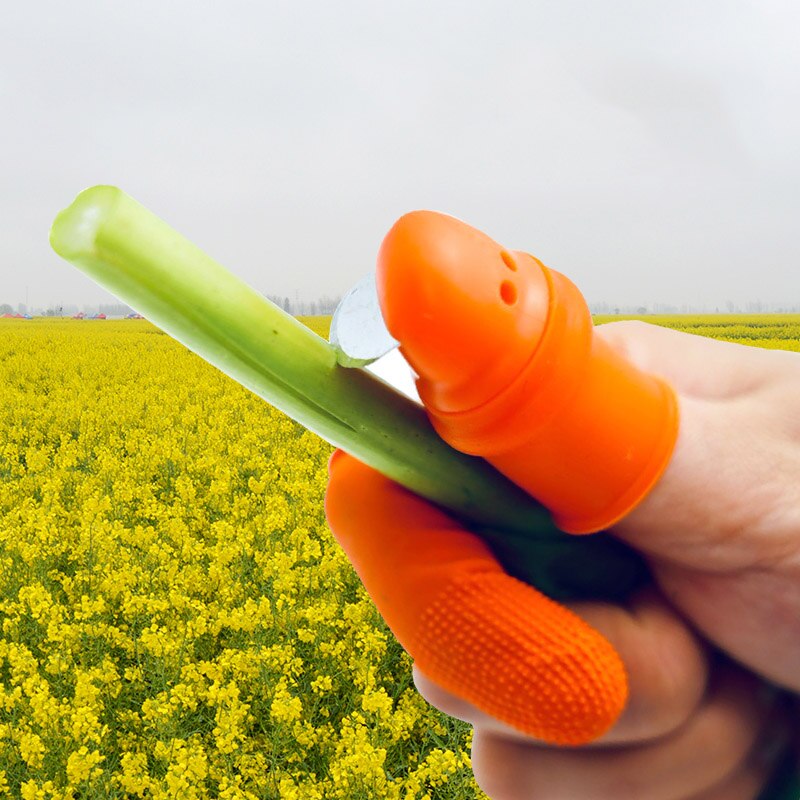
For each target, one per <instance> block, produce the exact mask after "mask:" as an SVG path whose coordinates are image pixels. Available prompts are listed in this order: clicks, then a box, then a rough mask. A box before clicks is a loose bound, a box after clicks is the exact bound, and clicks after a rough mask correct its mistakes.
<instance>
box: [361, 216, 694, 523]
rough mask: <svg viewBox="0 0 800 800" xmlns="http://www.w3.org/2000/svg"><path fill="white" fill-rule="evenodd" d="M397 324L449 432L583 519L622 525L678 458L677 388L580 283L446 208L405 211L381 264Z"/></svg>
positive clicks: (459, 444) (384, 306)
mask: <svg viewBox="0 0 800 800" xmlns="http://www.w3.org/2000/svg"><path fill="white" fill-rule="evenodd" d="M376 281H377V287H378V296H379V300H380V304H381V311H382V313H383V317H384V320H385V322H386V325H387V327H388V329H389V332H390V333H391V334H392V336H394V338H395V339H397V340H398V341H399V342H400V349H401V351H402V352H403V354H404V355H405V357H406V359H407V360H408V362H409V363H410V364H411V366H412V367H414V369H415V371H416V372H417V374H418V375H419V379H418V381H417V389H418V391H419V394H420V397H421V398H422V401H423V403H424V404H425V408H426V410H427V412H428V415H429V417H430V419H431V422H432V423H433V425H434V427H435V428H436V430H437V432H438V433H439V435H440V436H441V437H442V438H443V439H444V440H445V441H447V442H448V443H449V444H451V445H452V446H453V447H455V448H456V449H457V450H461V451H463V452H466V453H470V454H472V455H478V456H483V457H484V458H486V460H487V461H489V462H491V463H492V464H493V465H494V466H495V467H497V469H499V470H500V472H502V473H504V474H505V475H506V476H507V477H509V478H510V479H511V480H513V481H514V482H515V483H516V484H518V485H519V486H521V487H522V488H523V489H525V490H526V491H528V492H529V493H530V494H531V495H533V497H535V498H536V499H537V500H539V501H540V502H541V503H542V504H543V505H544V506H546V507H547V508H548V509H549V510H550V512H551V513H552V514H553V518H554V520H555V522H556V524H557V525H558V526H559V527H560V528H562V529H563V530H566V531H569V532H571V533H589V532H593V531H598V530H602V529H604V528H608V527H610V526H611V525H613V524H614V523H615V522H617V521H618V520H620V519H621V518H622V517H623V516H625V515H626V514H628V513H629V512H630V511H631V510H633V508H634V507H635V506H636V505H637V504H638V503H639V502H640V501H641V500H642V499H643V498H644V496H645V495H646V494H647V493H648V492H649V490H650V489H651V488H652V487H653V485H654V484H655V483H656V481H657V480H658V478H659V477H660V476H661V474H662V472H663V471H664V469H665V468H666V466H667V463H668V462H669V459H670V457H671V455H672V450H673V447H674V444H675V440H676V438H677V432H678V407H677V402H676V398H675V393H674V391H673V390H672V389H671V387H670V386H669V385H668V384H667V383H666V382H665V381H663V380H661V379H660V378H657V377H655V376H653V375H647V374H645V373H643V372H641V371H640V370H638V369H637V368H636V367H634V366H633V365H632V364H630V363H629V362H628V361H626V360H625V359H624V357H623V356H622V355H620V354H619V353H618V352H616V351H615V350H613V349H612V348H611V347H610V346H608V345H607V344H606V343H605V342H604V341H603V340H602V339H600V338H599V337H596V336H594V335H593V330H594V329H593V325H592V318H591V315H590V313H589V309H588V306H587V305H586V302H585V301H584V299H583V297H582V296H581V294H580V292H579V291H578V289H577V288H576V287H575V285H574V284H573V283H571V282H570V281H569V280H568V279H567V278H565V277H564V276H563V275H561V274H560V273H558V272H556V271H555V270H551V269H548V268H547V267H545V266H544V265H543V264H542V263H541V262H539V261H538V260H537V259H535V258H533V256H530V255H528V254H526V253H522V252H510V251H508V250H505V249H504V248H503V247H502V246H501V245H499V244H498V243H497V242H495V241H493V240H492V239H490V238H489V237H488V236H486V234H484V233H481V232H480V231H478V230H476V229H475V228H472V227H470V226H469V225H467V224H465V223H463V222H461V221H460V220H457V219H455V218H454V217H449V216H446V215H444V214H438V213H435V212H432V211H415V212H413V213H411V214H406V215H405V216H404V217H401V218H400V219H399V220H398V221H397V222H396V223H395V225H394V226H393V227H392V229H391V230H390V231H389V233H388V235H387V236H386V238H385V239H384V241H383V244H382V246H381V249H380V254H379V256H378V268H377V273H376Z"/></svg>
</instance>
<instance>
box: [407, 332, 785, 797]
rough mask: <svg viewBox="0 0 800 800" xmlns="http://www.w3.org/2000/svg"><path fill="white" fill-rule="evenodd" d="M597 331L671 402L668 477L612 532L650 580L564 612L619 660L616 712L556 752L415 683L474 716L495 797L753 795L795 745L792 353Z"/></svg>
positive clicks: (460, 714)
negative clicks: (624, 683) (624, 685)
mask: <svg viewBox="0 0 800 800" xmlns="http://www.w3.org/2000/svg"><path fill="white" fill-rule="evenodd" d="M596 332H597V335H598V336H602V337H603V338H604V339H606V340H607V341H608V343H609V344H611V345H612V346H613V347H614V348H616V349H618V350H619V351H620V352H622V353H624V354H625V355H626V357H627V358H628V359H629V360H631V361H632V362H633V363H634V364H636V365H637V366H639V367H640V368H641V369H642V370H644V371H646V372H650V373H653V374H657V375H661V376H663V377H664V378H666V379H667V380H668V381H669V382H670V383H671V384H672V386H673V387H674V388H675V390H676V391H677V393H678V396H679V406H680V414H681V425H680V433H679V438H678V442H677V444H676V449H675V452H674V455H673V458H672V460H671V462H670V465H669V467H668V468H667V471H666V472H665V474H664V475H663V477H662V478H661V480H660V481H659V483H658V484H657V486H656V487H655V488H654V489H653V490H652V492H651V493H650V494H649V495H648V496H647V497H646V498H645V500H644V501H643V502H642V503H641V504H640V505H639V506H638V507H637V508H636V509H635V510H634V511H633V512H632V513H631V514H629V515H628V517H627V518H626V519H624V520H623V521H622V522H621V523H620V524H618V525H617V526H616V527H615V528H614V530H613V534H614V535H616V536H619V537H620V538H622V539H624V540H625V541H627V542H628V543H630V544H631V545H632V546H634V547H636V548H637V549H638V550H640V551H641V552H642V553H643V554H645V555H646V557H647V558H648V560H649V562H650V564H651V566H652V569H653V574H654V576H655V580H656V585H655V586H654V587H652V588H648V589H647V590H646V591H644V592H642V593H641V594H639V595H638V596H637V597H635V598H633V599H632V601H631V602H630V603H629V604H628V605H627V606H626V607H621V606H613V605H609V604H601V603H576V604H573V605H571V606H570V608H572V610H574V611H575V612H576V613H577V614H578V615H579V616H581V617H582V618H583V619H585V620H586V621H587V622H588V623H589V624H591V625H592V626H593V627H595V628H596V629H597V630H599V631H600V632H601V633H602V634H603V635H605V636H606V638H608V639H609V641H610V642H611V643H612V644H613V645H614V646H615V648H616V649H617V651H618V652H619V654H620V655H621V656H622V659H623V661H624V663H625V665H626V669H627V670H628V674H629V680H630V698H629V701H628V704H627V707H626V709H625V711H624V712H623V714H622V716H621V717H620V719H619V721H618V722H617V723H616V725H615V726H614V727H613V728H612V729H611V730H610V731H609V732H608V733H607V734H606V735H605V736H604V737H603V738H602V739H600V740H599V741H597V742H595V743H593V744H592V745H589V746H585V747H580V748H572V749H564V748H554V747H550V746H547V745H545V744H543V743H541V742H539V741H536V740H533V739H531V738H529V737H526V736H524V735H522V734H520V733H519V732H517V731H515V730H513V729H511V728H509V727H507V726H506V725H504V724H503V723H501V722H499V721H497V720H495V719H492V718H491V717H488V716H487V715H486V714H484V713H483V712H481V711H480V710H478V709H476V708H474V707H473V706H471V705H470V704H469V703H467V702H465V701H464V700H462V699H460V698H458V697H456V696H454V695H452V694H450V693H448V692H447V691H445V690H444V689H442V688H441V687H439V686H437V685H436V684H434V683H433V682H432V681H431V680H430V679H429V678H427V677H426V676H425V675H424V674H423V673H422V672H421V671H420V670H419V669H417V668H415V670H414V679H415V683H416V686H417V688H418V690H419V692H420V693H421V694H422V695H423V697H425V699H426V700H427V701H428V702H430V703H431V704H432V705H434V706H436V707H437V708H439V709H440V710H441V711H443V712H444V713H446V714H449V715H451V716H454V717H457V718H459V719H462V720H465V721H467V722H470V723H471V724H472V725H473V726H474V738H473V750H472V766H473V771H474V773H475V777H476V780H477V782H478V784H479V785H480V786H481V787H482V788H483V789H484V791H485V792H486V793H487V794H488V795H489V796H490V797H491V798H493V800H517V799H519V800H523V798H525V799H526V800H530V798H536V800H562V799H563V798H581V800H612V798H613V800H625V798H643V797H646V798H648V800H660V799H663V800H752V799H753V798H755V797H757V796H758V794H759V792H760V790H761V788H762V787H763V785H764V783H765V782H766V780H767V778H768V776H769V774H770V770H771V768H773V767H774V764H775V762H776V760H777V759H778V758H780V757H781V756H782V755H783V754H785V752H786V750H787V749H789V748H796V749H797V751H798V754H800V746H798V744H797V743H798V740H800V710H799V709H800V706H799V705H798V703H797V701H796V697H797V695H800V410H799V406H800V354H796V353H788V352H782V351H765V350H760V349H755V348H749V347H745V346H740V345H735V344H729V343H726V342H718V341H713V340H709V339H705V338H702V337H697V336H692V335H689V334H685V333H680V332H677V331H671V330H667V329H664V328H659V327H656V326H651V325H647V324H644V323H639V322H627V321H626V322H618V323H612V324H608V325H604V326H602V327H600V328H598V329H597V331H596ZM775 684H777V685H778V686H779V687H781V689H780V690H777V689H775V688H774V685H775Z"/></svg>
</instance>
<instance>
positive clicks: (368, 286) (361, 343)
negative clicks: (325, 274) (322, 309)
mask: <svg viewBox="0 0 800 800" xmlns="http://www.w3.org/2000/svg"><path fill="white" fill-rule="evenodd" d="M328 338H329V341H330V343H331V344H332V345H333V346H334V349H335V350H336V360H337V361H338V363H339V364H341V365H342V366H343V367H364V366H366V365H367V364H371V363H372V362H373V361H377V360H378V359H379V358H380V357H381V356H383V355H385V354H386V353H388V352H389V351H390V350H394V349H395V348H396V347H397V346H398V345H399V344H400V343H399V342H398V341H397V340H396V339H394V338H392V335H391V334H390V333H389V331H388V330H386V325H385V323H384V321H383V316H382V315H381V307H380V305H379V303H378V290H377V288H376V286H375V273H374V272H371V273H370V274H369V275H367V276H366V277H365V278H362V279H361V280H360V281H359V282H358V283H357V284H356V285H355V286H354V287H353V288H352V289H351V290H350V291H349V292H348V293H347V294H346V295H345V296H344V297H343V298H342V302H341V303H339V305H338V306H337V308H336V311H335V312H334V315H333V320H332V321H331V332H330V336H329V337H328Z"/></svg>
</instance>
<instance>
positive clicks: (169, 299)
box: [50, 186, 630, 594]
mask: <svg viewBox="0 0 800 800" xmlns="http://www.w3.org/2000/svg"><path fill="white" fill-rule="evenodd" d="M50 243H51V244H52V246H53V249H54V250H55V251H56V252H57V253H58V254H59V255H61V256H63V257H64V258H65V259H67V260H68V261H70V262H72V263H73V264H74V265H75V266H77V267H78V268H80V269H81V270H83V271H84V272H85V273H86V274H88V275H89V276H90V277H91V278H93V279H94V280H95V281H96V282H97V283H99V284H100V285H101V286H103V287H105V288H106V289H108V290H109V291H110V292H112V293H113V294H115V295H116V296H117V297H119V298H120V299H121V300H123V301H124V302H126V303H128V304H129V305H130V306H132V307H133V308H135V309H136V310H137V311H139V312H141V313H142V314H143V315H144V316H146V317H147V318H148V319H150V320H151V321H152V322H154V323H155V324H156V325H158V326H159V327H160V328H162V329H163V330H164V331H166V332H167V333H169V334H170V335H171V336H173V337H174V338H175V339H177V340H178V341H180V342H182V343H183V344H184V345H186V347H188V348H189V349H190V350H193V351H194V352H195V353H197V354H198V355H200V356H201V357H202V358H204V359H205V360H206V361H209V362H210V363H211V364H213V365H214V366H216V367H218V368H219V369H220V370H222V371H223V372H224V373H226V374H227V375H229V376H230V377H231V378H233V379H234V380H236V381H238V382H239V383H241V384H242V385H243V386H246V387H247V388H248V389H250V390H252V391H253V392H255V393H256V394H258V395H259V396H260V397H262V398H264V399H265V400H266V401H267V402H268V403H270V404H272V405H274V406H275V407H277V408H279V409H280V410H281V411H283V412H285V413H286V414H288V415H289V416H290V417H292V418H293V419H294V420H296V421H297V422H299V423H300V424H301V425H303V426H305V427H306V428H308V429H309V430H311V431H313V432H314V433H316V434H318V435H319V436H321V437H322V438H324V439H326V440H327V441H329V442H330V443H331V444H333V445H335V446H336V447H341V448H342V449H344V450H345V451H347V452H348V453H351V454H352V455H354V456H355V457H356V458H358V459H360V460H361V461H363V462H365V463H366V464H369V465H370V466H372V467H374V468H375V469H377V470H378V471H379V472H381V473H383V474H384V475H386V476H388V477H389V478H392V479H393V480H395V481H397V482H398V483H400V484H402V485H403V486H405V487H407V488H408V489H410V490H412V491H413V492H415V493H417V494H419V495H421V496H423V497H425V498H427V499H429V500H431V501H433V502H434V503H437V504H438V505H440V506H443V507H444V508H445V509H447V510H449V511H451V512H453V513H454V514H455V515H456V516H458V517H460V518H461V519H463V520H464V521H466V522H467V523H468V524H470V525H472V526H473V527H474V528H475V529H491V534H488V533H487V538H489V539H490V541H492V542H493V543H494V544H495V545H497V546H498V548H499V550H500V551H502V552H503V553H505V556H500V557H501V560H502V561H504V562H505V563H507V565H508V566H509V569H510V571H512V572H514V573H515V574H517V575H518V577H522V578H524V579H527V580H529V582H532V583H534V584H535V585H537V586H539V587H540V588H543V589H544V590H545V591H548V590H549V591H550V593H551V594H561V593H562V592H561V591H560V590H559V585H558V584H553V582H552V575H551V574H550V570H549V565H550V563H551V561H552V560H553V559H557V560H558V561H559V562H560V563H563V562H564V561H565V553H566V554H567V556H568V558H567V560H572V557H571V556H570V554H571V553H572V552H573V551H574V552H575V553H576V554H577V553H579V552H580V553H585V552H586V550H585V548H584V547H582V546H581V544H580V540H578V539H573V538H571V537H567V536H565V535H564V534H563V533H561V532H560V531H559V530H558V529H557V528H556V527H555V526H554V525H553V523H552V521H551V518H550V515H549V514H548V513H547V511H546V510H545V509H544V508H543V507H542V506H541V505H539V504H538V503H537V502H536V501H535V500H533V499H532V498H530V497H529V496H528V495H527V494H525V493H524V492H523V491H522V490H520V489H519V488H518V487H517V486H516V485H514V484H513V483H511V482H510V481H509V480H508V479H507V478H505V477H504V476H502V475H501V474H500V473H499V472H497V471H496V470H495V469H494V468H493V467H491V465H489V464H488V463H487V462H486V461H484V460H483V459H479V458H475V457H473V456H468V455H464V454H463V453H459V452H458V451H456V450H454V449H453V448H451V447H450V446H449V445H447V444H446V443H445V442H444V441H443V440H442V439H441V438H439V436H438V435H437V434H436V432H435V431H434V429H433V427H432V426H431V424H430V422H429V421H428V418H427V416H426V414H425V412H424V410H423V409H422V408H420V407H419V406H418V405H417V404H415V403H413V402H411V401H410V400H408V399H407V398H405V397H403V396H402V395H400V394H398V393H397V392H395V391H394V390H393V389H392V388H391V387H389V386H388V385H387V384H385V383H383V382H382V381H380V380H379V379H377V378H375V377H374V376H372V375H371V374H370V373H368V372H366V371H364V370H361V369H347V368H344V367H341V366H339V365H338V364H337V363H336V356H335V352H334V350H333V347H332V346H331V345H330V344H328V342H326V341H324V340H323V339H321V338H320V337H319V336H317V335H316V334H314V333H313V332H312V331H310V330H309V329H308V328H307V327H306V326H304V325H303V324H301V323H300V322H298V321H297V320H295V319H294V318H293V317H291V316H290V315H289V314H287V313H285V312H284V311H283V310H282V309H280V308H278V307H277V306H276V305H274V304H273V303H271V302H269V301H268V300H267V299H265V298H264V297H263V296H262V295H260V294H259V293H258V292H256V291H255V290H254V289H252V288H251V287H249V286H247V285H246V284H245V283H243V282H242V281H241V280H239V279H238V278H237V277H235V276H234V275H232V274H231V273H230V272H228V271H227V270H226V269H224V268H223V267H222V266H220V265H219V264H218V263H217V262H216V261H214V260H213V259H212V258H210V257H209V256H208V255H206V254H205V253H203V252H202V251H201V250H200V249H199V248H197V247H196V246H195V245H193V244H192V243H191V242H189V241H188V240H187V239H185V238H184V237H183V236H181V235H180V234H179V233H177V232H176V231H174V230H173V229H172V228H170V227H169V226H168V225H167V224H166V223H165V222H163V221H162V220H161V219H159V218H158V217H156V216H155V215H154V214H152V213H151V212H150V211H148V210H147V209H146V208H144V207H143V206H142V205H140V204H139V203H137V202H136V201H135V200H133V199H132V198H131V197H130V196H128V195H127V194H125V193H124V192H122V191H121V190H120V189H117V188H115V187H113V186H95V187H93V188H91V189H87V190H86V191H84V192H82V193H81V194H79V195H78V197H77V198H76V199H75V201H74V202H73V203H72V205H70V206H69V207H68V208H66V209H65V210H64V211H62V212H61V213H60V214H59V215H58V216H57V218H56V220H55V222H54V223H53V227H52V230H51V233H50ZM523 534H524V535H523ZM506 538H507V541H505V545H504V540H505V539H506ZM543 541H546V542H548V543H549V546H548V547H545V548H543V549H542V548H541V547H539V545H540V544H541V543H542V542H543ZM537 542H538V544H537ZM555 545H558V546H555ZM594 547H595V548H596V547H597V543H595V545H594ZM601 549H602V548H601ZM614 552H616V550H615V551H614ZM610 558H611V557H610ZM614 558H616V557H614ZM592 560H594V559H592ZM617 560H619V559H617ZM622 561H623V562H624V564H623V566H624V565H625V564H627V563H628V562H629V561H630V559H628V558H627V556H626V557H625V558H623V559H622ZM626 570H627V567H625V568H624V569H623V573H624V574H627V572H626ZM595 572H596V573H597V575H598V579H599V580H600V585H602V586H605V584H607V583H608V577H606V578H603V577H602V574H605V575H606V576H607V575H609V574H613V575H614V576H615V577H614V579H613V585H612V586H611V587H610V589H611V590H613V589H615V588H616V589H617V590H619V589H620V585H619V581H620V580H621V579H620V578H619V572H616V573H615V572H614V571H613V570H611V572H610V573H609V571H608V570H607V569H606V565H601V564H598V565H597V569H596V570H595ZM572 582H573V583H574V582H575V580H574V579H573V580H572ZM579 582H583V579H581V581H579ZM623 582H624V581H623ZM588 583H590V584H592V586H593V588H592V590H591V591H592V592H594V591H595V588H594V587H595V585H596V582H595V583H593V582H592V580H589V581H588ZM569 591H570V592H572V589H570V590H569ZM602 591H603V593H604V594H605V593H608V592H606V590H605V588H603V589H602ZM610 593H614V592H613V591H611V592H610Z"/></svg>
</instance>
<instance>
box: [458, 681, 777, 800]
mask: <svg viewBox="0 0 800 800" xmlns="http://www.w3.org/2000/svg"><path fill="white" fill-rule="evenodd" d="M756 686H757V681H756V679H755V678H753V677H752V676H750V675H749V674H747V673H745V672H743V671H742V670H740V669H738V668H733V667H730V668H726V669H724V670H722V671H721V672H720V673H719V677H718V680H717V681H716V683H715V686H714V687H713V690H712V691H711V692H710V694H709V696H708V698H707V700H706V702H705V703H704V704H703V705H702V706H701V707H700V708H699V709H698V711H697V713H696V714H695V715H694V716H693V717H692V719H691V720H689V722H688V723H687V724H686V725H685V726H683V727H682V728H680V729H679V730H678V731H676V732H675V733H673V734H672V735H670V736H669V737H667V738H665V739H661V740H658V741H656V742H653V743H649V744H646V745H643V746H640V747H621V748H608V749H600V748H588V749H587V748H581V749H578V750H569V749H562V748H550V747H537V746H532V745H530V744H525V743H522V742H516V741H511V740H509V739H506V738H503V737H498V736H496V735H495V734H493V733H490V732H483V731H482V730H481V729H479V728H476V729H475V732H474V735H473V744H472V769H473V772H474V773H475V778H476V780H477V782H478V784H479V785H480V786H481V788H482V789H483V790H484V791H485V792H486V793H487V794H488V795H489V796H490V797H493V798H497V800H523V799H524V800H528V798H531V797H536V798H537V800H550V799H551V798H552V800H556V798H564V797H580V798H586V800H590V799H591V800H612V799H613V800H627V798H631V799H632V798H636V800H639V798H645V797H646V798H648V800H686V798H690V797H692V796H693V795H700V796H701V797H702V793H703V792H708V791H710V790H711V789H712V788H713V787H715V786H718V785H719V784H721V783H723V782H724V781H726V780H728V779H729V778H730V777H731V776H732V775H733V774H734V773H736V772H738V771H741V770H742V769H745V768H746V767H745V764H746V760H747V758H748V757H749V755H750V753H751V751H753V747H754V745H755V743H756V741H757V740H758V738H759V734H760V733H761V731H762V730H763V728H764V724H765V721H766V719H767V717H768V715H769V713H770V710H769V708H768V707H766V706H764V704H763V703H761V702H759V699H758V693H757V692H756V691H755V688H756Z"/></svg>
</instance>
